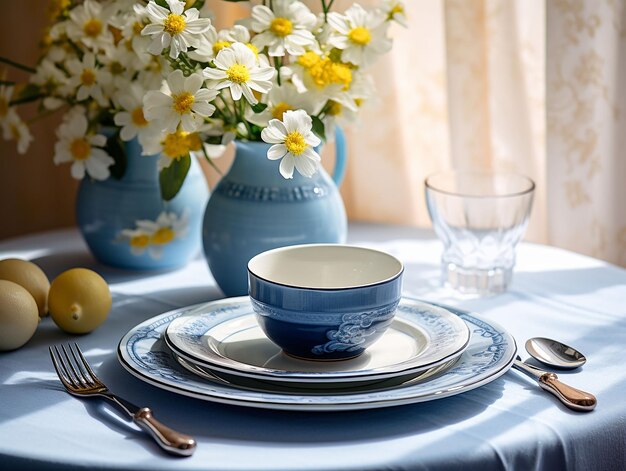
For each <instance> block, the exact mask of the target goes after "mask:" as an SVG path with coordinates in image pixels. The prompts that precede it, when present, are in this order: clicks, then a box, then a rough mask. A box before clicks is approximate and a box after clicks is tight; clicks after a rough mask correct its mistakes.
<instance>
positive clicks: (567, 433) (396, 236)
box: [0, 225, 626, 471]
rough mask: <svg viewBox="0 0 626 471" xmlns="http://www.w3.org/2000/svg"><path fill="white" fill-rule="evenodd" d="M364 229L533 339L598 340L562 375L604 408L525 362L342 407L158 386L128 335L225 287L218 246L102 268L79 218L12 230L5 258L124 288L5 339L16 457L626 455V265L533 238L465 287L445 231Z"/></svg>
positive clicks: (0, 431)
mask: <svg viewBox="0 0 626 471" xmlns="http://www.w3.org/2000/svg"><path fill="white" fill-rule="evenodd" d="M350 239H351V242H354V243H359V244H362V245H369V246H373V247H377V248H382V249H384V250H387V251H389V252H391V253H393V254H395V255H396V256H398V257H399V258H400V259H402V260H403V261H404V262H405V264H406V272H405V284H404V287H405V292H406V293H407V294H408V295H412V296H417V297H420V298H423V299H430V300H436V301H442V302H446V303H449V304H452V305H456V306H459V307H461V308H465V309H469V310H473V311H476V312H478V313H480V314H482V315H483V316H485V317H486V318H487V319H491V320H494V321H497V322H498V323H499V324H500V325H502V326H504V327H505V328H506V329H507V330H509V331H510V332H511V333H512V334H513V335H514V336H515V337H516V339H517V341H518V345H520V348H521V350H523V347H522V346H523V344H524V342H525V341H526V339H528V338H529V337H532V336H549V337H555V338H558V339H560V340H562V341H564V342H566V343H569V344H571V345H574V346H576V347H577V348H579V349H580V350H582V351H583V352H584V353H585V354H586V355H587V358H588V362H587V364H586V365H585V366H584V367H583V368H582V370H580V371H578V372H574V373H559V376H560V377H561V379H564V380H565V381H566V382H569V383H571V384H572V385H573V386H576V387H579V388H581V389H584V390H587V391H590V392H593V393H595V394H596V395H597V397H598V407H597V408H596V410H595V411H593V412H591V413H586V414H582V413H575V412H572V411H570V410H568V409H566V408H565V407H564V406H562V405H561V404H560V403H558V402H557V401H556V400H555V398H554V397H552V396H551V395H549V394H547V393H546V392H544V391H542V390H541V389H540V388H539V387H538V386H537V385H536V383H534V382H533V381H532V380H530V379H529V378H527V377H525V376H522V375H521V374H520V373H518V372H515V371H510V372H508V373H506V374H505V375H504V376H503V377H501V378H499V379H497V380H496V381H494V382H492V383H490V384H488V385H486V386H484V387H481V388H478V389H476V390H473V391H470V392H467V393H464V394H461V395H458V396H455V397H451V398H447V399H440V400H436V401H432V402H427V403H421V404H414V405H409V406H401V407H392V408H387V409H376V410H370V411H354V412H336V413H327V412H318V413H313V412H306V413H305V412H302V413H300V412H285V411H271V410H256V409H251V408H243V407H236V406H227V405H222V404H215V403H210V402H204V401H200V400H197V399H190V398H186V397H183V396H178V395H176V394H174V393H171V392H167V391H163V390H160V389H157V388H156V387H153V386H149V385H146V384H145V383H143V382H141V381H139V380H138V379H136V378H134V377H133V376H131V375H130V374H129V373H127V372H126V371H125V370H124V369H123V368H122V367H121V366H120V365H119V363H118V361H117V359H116V354H115V351H116V347H117V343H118V341H119V339H120V338H121V337H122V335H123V334H124V333H126V332H127V331H128V330H129V329H130V328H131V327H133V326H134V325H136V324H138V323H139V322H141V321H142V320H144V319H147V318H149V317H152V316H154V315H156V314H159V313H161V312H165V311H168V310H171V309H174V308H177V307H180V306H185V305H189V304H194V303H198V302H202V301H208V300H212V299H217V298H219V297H221V294H220V292H219V290H218V289H217V288H216V286H215V284H214V282H213V279H212V277H211V275H210V273H209V271H208V269H207V266H206V264H205V261H204V259H202V258H198V259H197V260H195V261H193V262H192V263H191V264H190V265H188V266H187V267H185V268H184V269H181V270H177V271H171V272H160V273H147V274H146V273H132V272H124V271H120V270H115V269H111V268H107V267H103V266H99V265H98V264H97V263H96V262H95V261H94V260H93V259H92V258H91V256H90V255H89V254H88V252H87V250H86V248H85V246H84V244H83V242H82V240H81V239H80V237H79V235H78V233H77V232H76V231H74V230H66V231H56V232H51V233H45V234H39V235H34V236H29V237H23V238H20V239H15V240H10V241H5V242H1V243H0V258H7V257H21V258H27V259H32V260H33V261H35V262H36V263H38V264H39V265H40V266H41V267H42V268H43V269H44V270H45V271H46V273H47V274H48V276H49V277H50V278H53V277H54V276H55V275H57V274H58V273H60V272H61V271H63V270H65V269H67V268H70V267H76V266H85V267H88V268H92V269H95V270H97V271H98V272H100V273H101V274H102V275H103V276H104V277H105V278H106V279H107V281H108V282H109V284H110V286H111V290H112V293H113V309H112V311H111V313H110V315H109V318H108V319H107V321H106V323H105V324H104V325H103V326H101V327H100V328H99V329H98V330H96V331H95V332H93V333H91V334H88V335H85V336H69V335H67V334H64V333H63V332H61V331H60V330H59V329H58V328H56V326H55V325H54V324H53V322H52V320H51V319H49V318H46V319H44V320H43V322H42V323H41V325H40V326H39V329H38V331H37V333H36V334H35V336H34V337H33V338H32V339H31V340H30V342H29V343H28V344H27V345H26V346H24V347H23V348H21V349H20V350H17V351H14V352H9V353H0V469H7V470H8V469H60V470H64V471H65V470H69V469H79V468H81V469H129V470H150V471H155V470H164V469H204V470H251V469H256V470H276V471H278V470H287V469H289V470H309V469H311V470H312V469H327V470H347V469H353V470H366V469H481V470H483V471H486V470H490V469H520V470H529V469H580V470H589V469H594V470H598V469H607V470H608V469H615V470H618V469H626V366H625V363H626V362H625V360H624V359H623V355H624V354H626V347H625V342H626V271H625V270H623V269H621V268H618V267H615V266H611V265H609V264H606V263H604V262H601V261H598V260H594V259H592V258H588V257H584V256H581V255H576V254H573V253H570V252H567V251H563V250H559V249H555V248H549V247H545V246H538V245H531V244H522V245H521V246H520V248H519V251H518V265H517V268H516V271H515V275H514V282H513V286H512V287H511V289H510V291H509V292H507V293H506V294H504V295H500V296H495V297H491V298H484V299H473V300H470V299H466V300H463V299H455V298H451V297H450V296H449V293H447V292H445V291H444V290H442V289H439V288H438V287H437V280H438V273H439V256H440V253H441V247H440V245H439V243H438V242H437V241H436V240H434V239H433V238H432V235H431V234H430V233H429V232H427V231H421V230H417V229H409V228H399V227H385V226H373V225H352V226H351V230H350ZM68 340H71V341H77V342H78V343H79V344H80V345H81V347H82V348H83V351H85V352H86V355H87V357H88V359H89V360H90V361H91V362H92V363H93V364H94V365H95V366H96V371H97V372H98V374H99V375H100V376H101V377H102V379H103V380H104V381H105V382H106V383H107V384H108V385H109V387H110V388H111V389H112V390H114V391H115V392H117V393H119V394H120V395H121V396H123V397H126V398H127V399H128V400H130V401H131V402H134V403H136V404H139V405H149V406H150V407H152V408H153V410H154V411H155V414H156V415H157V416H158V418H160V419H161V420H162V421H163V422H165V423H167V424H169V425H170V426H172V427H174V428H176V429H179V430H181V431H184V432H186V433H189V434H192V435H194V436H195V437H196V439H197V440H198V442H199V444H198V449H197V450H196V453H195V455H194V456H193V457H191V458H182V459H181V458H174V457H170V456H167V455H165V454H163V453H162V452H161V451H160V450H159V449H158V448H157V447H156V445H154V444H153V443H152V442H151V441H150V440H149V439H148V438H146V436H145V435H144V434H143V433H142V432H140V431H139V430H138V429H137V428H136V427H135V426H133V425H131V424H129V423H127V422H125V421H124V420H122V419H120V418H119V417H120V416H119V415H117V413H116V412H115V411H113V410H112V409H110V408H109V407H108V406H107V405H105V404H103V403H102V402H101V401H98V400H95V401H93V400H91V401H83V400H77V399H75V398H73V397H71V396H70V395H69V394H67V393H66V392H65V391H64V390H63V389H62V387H61V385H60V383H59V381H58V379H57V378H56V376H55V373H54V372H53V369H52V366H51V363H50V359H49V356H48V352H47V347H48V345H50V344H58V343H62V342H66V341H68ZM521 354H522V356H523V357H525V356H526V355H525V352H523V353H521Z"/></svg>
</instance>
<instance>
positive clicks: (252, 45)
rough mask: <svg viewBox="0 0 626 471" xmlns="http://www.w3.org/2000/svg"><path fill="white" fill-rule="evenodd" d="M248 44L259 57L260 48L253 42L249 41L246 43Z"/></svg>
mask: <svg viewBox="0 0 626 471" xmlns="http://www.w3.org/2000/svg"><path fill="white" fill-rule="evenodd" d="M246 46H248V49H250V50H251V51H252V52H253V53H254V55H255V56H256V57H257V58H258V57H259V48H258V47H256V46H255V45H254V44H252V43H248V44H246Z"/></svg>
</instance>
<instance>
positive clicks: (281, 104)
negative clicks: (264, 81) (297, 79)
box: [246, 82, 326, 127]
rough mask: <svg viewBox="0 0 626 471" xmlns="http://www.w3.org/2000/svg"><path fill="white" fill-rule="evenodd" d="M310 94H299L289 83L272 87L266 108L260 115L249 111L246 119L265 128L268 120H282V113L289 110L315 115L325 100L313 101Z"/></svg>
mask: <svg viewBox="0 0 626 471" xmlns="http://www.w3.org/2000/svg"><path fill="white" fill-rule="evenodd" d="M315 98H316V97H314V94H312V93H299V92H298V90H297V89H296V87H295V86H294V85H292V84H290V83H288V82H287V83H285V84H283V85H280V86H279V85H274V86H273V87H272V89H271V90H270V91H269V93H268V94H267V100H266V101H267V108H265V109H264V110H263V111H262V112H260V113H254V112H253V111H252V110H251V109H250V111H249V112H248V113H247V115H246V119H247V120H248V121H249V122H251V123H253V124H256V125H257V126H261V127H265V126H267V123H268V122H269V120H270V119H282V118H283V113H284V112H285V111H289V110H298V109H301V110H304V111H306V112H307V114H309V115H316V114H318V113H319V112H320V110H321V109H322V106H324V103H325V102H326V100H325V99H324V100H319V99H317V100H316V99H315Z"/></svg>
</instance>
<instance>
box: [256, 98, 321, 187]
mask: <svg viewBox="0 0 626 471" xmlns="http://www.w3.org/2000/svg"><path fill="white" fill-rule="evenodd" d="M312 128H313V121H312V120H311V117H310V116H309V115H308V114H307V113H306V111H304V110H296V111H285V113H284V114H283V120H282V121H280V120H278V119H272V120H271V121H270V122H269V125H268V126H267V127H266V128H265V129H263V131H261V138H262V139H263V140H264V141H265V142H267V143H269V144H274V145H273V146H272V147H270V148H269V149H268V151H267V158H268V159H270V160H278V159H282V161H281V162H280V168H279V170H280V174H281V175H282V176H283V177H285V178H293V169H294V167H295V169H296V170H298V172H299V173H300V174H301V175H304V176H305V177H311V176H312V175H313V174H314V173H315V172H317V169H318V167H319V162H320V160H321V158H320V156H319V154H318V153H317V152H315V147H316V146H318V145H320V142H321V140H320V139H319V138H318V137H317V136H316V135H315V134H313V132H312V131H311V130H312Z"/></svg>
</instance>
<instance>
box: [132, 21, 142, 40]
mask: <svg viewBox="0 0 626 471" xmlns="http://www.w3.org/2000/svg"><path fill="white" fill-rule="evenodd" d="M142 29H143V24H141V23H139V21H135V22H134V23H133V35H135V36H139V35H140V34H141V30H142Z"/></svg>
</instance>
